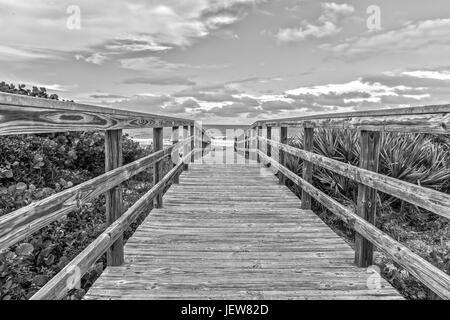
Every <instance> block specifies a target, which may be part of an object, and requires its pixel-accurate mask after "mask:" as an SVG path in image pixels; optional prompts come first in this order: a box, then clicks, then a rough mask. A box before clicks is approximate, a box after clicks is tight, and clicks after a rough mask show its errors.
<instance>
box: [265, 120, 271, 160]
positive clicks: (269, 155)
mask: <svg viewBox="0 0 450 320" xmlns="http://www.w3.org/2000/svg"><path fill="white" fill-rule="evenodd" d="M267 140H272V127H267ZM266 148H267V156H268V157H269V158H270V157H272V146H271V145H270V143H269V142H267V146H266Z"/></svg>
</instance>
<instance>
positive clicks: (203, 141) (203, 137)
mask: <svg viewBox="0 0 450 320" xmlns="http://www.w3.org/2000/svg"><path fill="white" fill-rule="evenodd" d="M200 143H201V148H202V158H203V156H204V155H205V147H204V143H205V131H203V130H202V141H200Z"/></svg>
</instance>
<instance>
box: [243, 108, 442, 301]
mask: <svg viewBox="0 0 450 320" xmlns="http://www.w3.org/2000/svg"><path fill="white" fill-rule="evenodd" d="M263 127H264V128H266V130H267V135H266V136H267V138H264V137H262V128H263ZM274 127H279V128H280V141H274V140H273V139H272V138H271V137H272V130H273V128H274ZM288 127H297V128H303V131H304V134H303V146H304V149H303V150H302V149H298V148H294V147H291V146H289V145H287V129H288ZM315 128H328V129H349V130H358V131H359V132H360V148H361V152H360V167H355V166H352V165H350V164H347V163H343V162H340V161H336V160H333V159H330V158H327V157H325V156H322V155H318V154H315V153H313V140H314V129H315ZM382 132H407V133H433V134H450V105H441V106H427V107H417V108H403V109H391V110H378V111H364V112H350V113H340V114H328V115H318V116H307V117H299V118H291V119H278V120H265V121H257V122H255V123H254V124H253V125H252V126H251V127H250V128H249V129H248V130H247V131H246V133H245V135H243V136H241V137H240V142H239V144H240V145H241V146H243V148H238V149H244V151H245V152H246V154H249V153H252V148H253V149H254V151H255V152H254V153H255V154H256V158H257V161H261V159H262V160H264V161H265V162H266V163H270V164H271V165H272V166H273V167H274V168H275V169H276V170H278V173H279V179H280V183H281V184H284V183H285V179H289V180H291V181H292V182H293V183H294V184H296V185H297V186H299V187H300V188H301V189H302V195H301V199H302V208H303V209H311V197H312V198H314V199H315V200H316V201H318V202H319V203H320V204H322V205H323V206H324V207H326V208H327V209H328V210H330V211H331V212H332V213H334V214H335V215H337V216H338V217H339V218H341V219H342V220H343V221H344V222H346V223H347V225H348V227H350V228H352V229H353V230H355V231H356V236H355V263H356V264H357V265H358V266H360V267H368V266H370V265H372V263H373V261H372V260H373V245H375V246H377V247H378V248H379V249H380V250H382V251H384V252H385V253H386V254H388V255H389V256H390V257H392V258H393V260H394V261H395V262H397V263H398V264H399V265H401V266H402V267H403V268H405V269H406V270H408V271H409V272H410V273H411V274H412V275H413V276H415V277H416V278H417V279H418V280H419V281H420V282H421V283H423V284H424V285H425V286H427V287H428V288H429V289H431V290H432V291H434V292H435V293H436V294H437V295H438V296H440V297H441V298H443V299H450V276H449V275H448V274H446V273H445V272H443V271H441V270H440V269H438V268H436V267H435V266H433V265H432V264H430V263H429V262H427V261H426V260H425V259H423V258H421V257H420V256H418V255H417V254H415V253H413V252H412V251H411V250H409V249H408V248H406V247H405V246H404V245H402V244H400V243H399V242H397V241H395V240H394V239H392V238H391V237H390V236H388V235H387V234H385V233H384V232H382V231H381V230H379V229H378V228H376V227H375V226H374V224H375V213H376V192H377V190H378V191H382V192H384V193H386V194H389V195H392V196H395V197H397V198H399V199H402V200H404V201H407V202H409V203H412V204H414V205H416V206H419V207H422V208H424V209H427V210H429V211H430V212H433V213H435V214H437V215H440V216H442V217H445V218H447V219H448V218H450V195H449V194H445V193H442V192H438V191H435V190H432V189H428V188H424V187H421V186H419V185H415V184H411V183H408V182H405V181H401V180H398V179H394V178H392V177H388V176H384V175H382V174H378V173H377V171H378V159H379V151H380V136H381V133H382ZM252 141H253V142H252ZM252 143H253V145H254V144H256V147H254V146H251V144H252ZM263 144H264V145H265V146H266V150H267V154H266V153H265V152H263V151H262V146H263ZM272 147H274V148H278V150H279V161H276V160H275V159H273V157H271V153H272ZM287 153H288V154H291V155H294V156H297V157H299V158H300V159H302V160H303V163H304V165H303V175H302V177H300V176H298V175H297V174H295V173H293V172H292V171H290V170H289V169H288V168H287V167H286V161H285V159H286V157H285V154H287ZM313 165H315V166H319V167H321V168H324V169H327V170H331V171H333V172H335V173H337V174H339V175H342V176H344V177H346V178H350V179H352V180H354V181H356V182H357V183H358V184H359V187H358V200H357V210H356V211H357V212H356V213H355V212H353V210H351V209H349V208H347V207H345V206H343V205H342V204H340V203H338V202H337V201H335V200H334V199H332V198H331V197H330V196H328V195H326V194H325V193H324V192H322V191H320V190H319V189H317V188H316V187H314V186H313V185H312V177H313Z"/></svg>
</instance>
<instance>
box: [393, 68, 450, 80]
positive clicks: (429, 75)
mask: <svg viewBox="0 0 450 320" xmlns="http://www.w3.org/2000/svg"><path fill="white" fill-rule="evenodd" d="M402 74H404V75H407V76H410V77H415V78H421V79H436V80H450V71H446V70H445V71H422V70H417V71H404V72H402Z"/></svg>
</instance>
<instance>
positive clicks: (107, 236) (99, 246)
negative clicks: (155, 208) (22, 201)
mask: <svg viewBox="0 0 450 320" xmlns="http://www.w3.org/2000/svg"><path fill="white" fill-rule="evenodd" d="M194 151H195V150H191V151H190V152H189V153H188V154H187V155H186V156H184V157H183V158H182V159H181V160H180V161H179V162H178V163H177V165H175V167H174V168H173V169H172V170H170V171H169V172H168V173H167V174H166V175H165V176H164V177H163V178H162V179H161V180H160V181H159V182H158V183H157V184H155V185H154V186H153V187H152V188H151V189H150V190H149V191H148V192H147V193H146V194H145V195H144V196H142V197H141V198H140V199H139V200H138V201H137V202H136V203H135V204H134V205H133V206H131V207H130V208H129V209H128V210H127V211H126V212H125V213H124V214H123V215H122V216H121V217H120V218H119V219H117V220H116V221H115V222H113V223H112V224H111V225H110V226H109V227H108V228H107V229H106V230H105V231H103V232H102V234H100V235H99V236H98V237H97V238H96V239H95V240H94V241H93V242H92V243H91V244H90V245H89V246H88V247H87V248H86V249H84V250H83V251H82V252H81V253H80V254H78V256H76V257H75V259H73V260H72V261H71V262H70V263H68V264H67V265H66V266H65V267H64V268H63V269H62V270H61V271H60V272H59V273H58V274H57V275H56V276H55V277H53V278H52V279H51V280H50V281H49V282H47V284H46V285H45V286H43V287H42V288H41V289H40V290H39V291H38V292H37V293H36V294H35V295H33V296H32V297H31V300H53V299H62V298H63V297H64V296H65V295H66V294H67V293H68V292H69V291H70V290H71V289H73V288H75V285H76V282H77V281H79V280H80V277H81V276H83V275H84V274H85V273H86V272H87V271H88V269H89V268H90V266H92V265H93V264H94V263H95V261H97V260H98V259H99V258H100V257H101V256H102V255H103V254H104V253H105V252H106V251H107V250H108V248H110V247H111V246H112V245H113V244H114V242H115V241H117V239H118V238H119V236H120V235H121V234H122V233H123V232H124V231H125V229H126V228H127V227H128V226H129V225H130V224H131V223H132V222H133V221H134V220H135V219H136V218H137V217H138V216H139V215H140V214H141V213H142V212H143V211H144V210H145V209H146V208H148V207H149V205H150V204H151V203H152V201H153V200H154V199H155V198H156V197H157V196H158V195H159V194H161V193H162V192H163V191H164V188H165V187H166V185H167V183H168V182H169V181H170V180H171V179H173V177H174V176H175V175H176V174H178V172H179V171H180V170H182V169H183V165H184V164H185V163H186V162H187V161H189V160H188V159H190V157H191V155H192V154H193V153H194ZM75 271H76V274H77V279H76V281H73V277H74V274H75Z"/></svg>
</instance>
